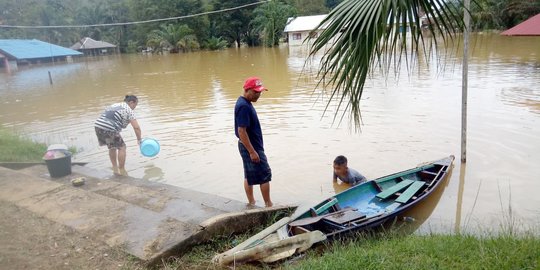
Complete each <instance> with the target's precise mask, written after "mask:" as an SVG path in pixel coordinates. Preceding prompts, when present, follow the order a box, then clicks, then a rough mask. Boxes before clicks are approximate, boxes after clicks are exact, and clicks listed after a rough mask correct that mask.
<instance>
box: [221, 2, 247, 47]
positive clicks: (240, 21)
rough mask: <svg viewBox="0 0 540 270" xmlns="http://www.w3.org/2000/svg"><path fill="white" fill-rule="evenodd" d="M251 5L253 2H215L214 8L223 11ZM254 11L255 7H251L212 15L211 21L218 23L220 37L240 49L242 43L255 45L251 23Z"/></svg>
mask: <svg viewBox="0 0 540 270" xmlns="http://www.w3.org/2000/svg"><path fill="white" fill-rule="evenodd" d="M251 3H253V1H251V0H213V1H212V6H213V9H214V10H221V9H227V8H234V7H239V6H242V5H246V4H251ZM254 9H255V7H254V6H250V7H246V8H242V9H236V10H232V11H227V12H222V13H219V14H215V15H212V17H211V20H212V21H214V22H216V24H215V25H216V29H217V31H218V32H219V34H218V35H219V36H223V37H224V38H226V39H227V41H228V42H229V43H236V46H237V47H240V44H241V43H242V41H246V42H247V43H248V45H253V39H252V38H253V36H252V35H251V34H250V32H251V26H250V21H251V20H252V19H253V10H254Z"/></svg>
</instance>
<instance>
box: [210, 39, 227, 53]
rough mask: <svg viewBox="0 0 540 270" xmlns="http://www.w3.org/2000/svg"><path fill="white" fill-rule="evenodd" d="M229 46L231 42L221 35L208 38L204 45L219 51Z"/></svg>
mask: <svg viewBox="0 0 540 270" xmlns="http://www.w3.org/2000/svg"><path fill="white" fill-rule="evenodd" d="M227 46H229V42H227V40H224V39H222V38H221V37H211V38H209V39H207V40H206V42H205V43H204V47H206V48H207V49H209V50H211V51H217V50H221V49H225V48H227Z"/></svg>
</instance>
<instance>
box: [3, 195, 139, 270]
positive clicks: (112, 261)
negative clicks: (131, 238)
mask: <svg viewBox="0 0 540 270" xmlns="http://www.w3.org/2000/svg"><path fill="white" fill-rule="evenodd" d="M4 269H5V270H18V269H32V270H34V269H40V270H49V269H50V270H52V269H54V270H57V269H66V270H67V269H69V270H72V269H100V270H109V269H111V270H112V269H144V268H143V267H141V266H140V264H139V263H138V262H137V261H136V259H135V258H133V257H131V256H129V255H127V254H125V253H123V252H122V251H119V250H115V249H112V248H111V247H109V246H107V245H106V244H105V243H102V242H100V241H96V240H94V239H91V238H90V237H88V236H85V235H82V234H81V233H78V232H77V231H75V230H73V229H71V228H69V227H66V226H63V225H61V224H58V223H55V222H52V221H50V220H47V219H45V218H42V217H39V216H36V215H34V214H33V213H32V212H30V211H28V210H26V209H22V208H19V207H17V206H15V205H13V204H11V203H8V202H5V201H0V270H4Z"/></svg>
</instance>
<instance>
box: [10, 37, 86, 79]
mask: <svg viewBox="0 0 540 270" xmlns="http://www.w3.org/2000/svg"><path fill="white" fill-rule="evenodd" d="M81 54H82V53H80V52H78V51H74V50H71V49H68V48H64V47H61V46H58V45H54V44H51V43H47V42H43V41H40V40H37V39H32V40H30V39H0V68H5V69H7V70H8V72H9V71H10V70H17V69H18V66H19V65H25V64H38V63H48V62H56V61H66V60H69V59H71V57H72V56H78V55H81Z"/></svg>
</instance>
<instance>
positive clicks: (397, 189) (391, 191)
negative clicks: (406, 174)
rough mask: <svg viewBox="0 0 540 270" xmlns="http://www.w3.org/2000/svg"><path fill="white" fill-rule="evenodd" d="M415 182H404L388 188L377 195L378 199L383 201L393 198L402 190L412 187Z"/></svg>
mask: <svg viewBox="0 0 540 270" xmlns="http://www.w3.org/2000/svg"><path fill="white" fill-rule="evenodd" d="M413 182H414V181H413V180H403V181H401V182H399V183H397V184H395V185H393V186H391V187H389V188H387V189H386V190H383V191H382V192H379V193H378V194H377V197H378V198H381V199H386V198H388V197H390V196H392V195H393V194H395V193H396V192H400V191H402V190H404V189H405V188H406V187H408V186H410V185H411V184H412V183H413Z"/></svg>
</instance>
